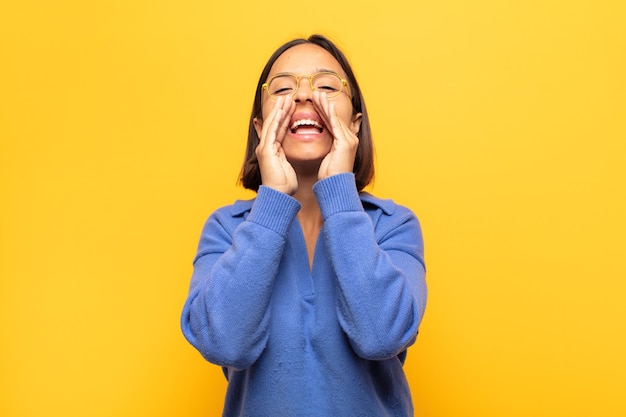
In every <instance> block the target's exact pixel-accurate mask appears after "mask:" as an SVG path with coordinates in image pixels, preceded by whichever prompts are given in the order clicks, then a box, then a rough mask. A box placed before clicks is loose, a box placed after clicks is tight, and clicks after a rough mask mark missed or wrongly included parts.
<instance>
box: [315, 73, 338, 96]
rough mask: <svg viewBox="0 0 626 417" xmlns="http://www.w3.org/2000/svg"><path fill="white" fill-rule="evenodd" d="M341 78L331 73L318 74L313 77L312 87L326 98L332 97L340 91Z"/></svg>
mask: <svg viewBox="0 0 626 417" xmlns="http://www.w3.org/2000/svg"><path fill="white" fill-rule="evenodd" d="M342 86H343V85H342V83H341V78H339V76H338V75H336V74H333V73H326V72H320V73H318V74H315V75H314V76H313V87H314V88H315V89H316V90H320V91H323V92H325V93H326V94H327V95H328V97H334V96H336V95H337V94H339V92H340V91H341V87H342Z"/></svg>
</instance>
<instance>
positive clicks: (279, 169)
mask: <svg viewBox="0 0 626 417" xmlns="http://www.w3.org/2000/svg"><path fill="white" fill-rule="evenodd" d="M295 108H296V103H295V101H293V99H292V98H291V96H280V97H278V98H277V99H276V103H275V104H274V108H273V109H272V111H271V112H270V114H269V115H268V116H267V117H266V118H265V120H264V121H263V122H262V123H263V124H262V126H261V134H260V138H259V139H260V141H259V145H258V146H257V148H256V151H255V152H256V157H257V160H258V161H259V169H260V171H261V182H262V184H263V185H265V186H267V187H271V188H273V189H275V190H278V191H281V192H283V193H286V194H289V195H293V194H294V193H295V192H296V190H297V189H298V179H297V177H296V172H295V171H294V169H293V167H292V166H291V164H290V163H289V161H287V157H286V156H285V151H284V150H283V147H282V142H283V140H284V139H285V135H286V134H287V129H288V128H289V122H290V120H291V115H292V114H293V112H294V111H295ZM257 131H258V130H257Z"/></svg>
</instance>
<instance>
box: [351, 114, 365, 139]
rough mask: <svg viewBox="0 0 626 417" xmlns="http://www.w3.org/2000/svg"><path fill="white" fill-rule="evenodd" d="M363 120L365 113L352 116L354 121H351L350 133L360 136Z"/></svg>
mask: <svg viewBox="0 0 626 417" xmlns="http://www.w3.org/2000/svg"><path fill="white" fill-rule="evenodd" d="M362 119H363V113H356V114H355V115H354V116H352V121H350V131H351V132H352V133H354V134H355V135H358V134H359V130H361V120H362Z"/></svg>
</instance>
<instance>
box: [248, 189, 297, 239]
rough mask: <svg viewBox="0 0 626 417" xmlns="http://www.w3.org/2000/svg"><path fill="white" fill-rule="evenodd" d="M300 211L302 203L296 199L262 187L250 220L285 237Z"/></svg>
mask: <svg viewBox="0 0 626 417" xmlns="http://www.w3.org/2000/svg"><path fill="white" fill-rule="evenodd" d="M299 210H300V203H299V202H298V200H296V199H295V198H293V197H291V196H289V195H287V194H285V193H281V192H280V191H276V190H274V189H273V188H270V187H266V186H264V185H261V186H260V187H259V191H258V192H257V196H256V199H255V200H254V203H253V204H252V208H251V209H250V214H249V215H248V220H249V221H252V222H254V223H257V224H260V225H261V226H265V227H267V228H268V229H271V230H274V231H275V232H276V233H278V234H280V235H281V236H285V235H286V234H287V231H288V230H289V228H290V227H291V223H293V219H295V218H296V214H298V211H299Z"/></svg>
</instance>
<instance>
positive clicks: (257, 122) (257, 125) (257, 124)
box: [252, 117, 263, 139]
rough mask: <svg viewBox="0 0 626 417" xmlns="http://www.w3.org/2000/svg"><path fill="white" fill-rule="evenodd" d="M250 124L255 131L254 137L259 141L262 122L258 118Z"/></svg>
mask: <svg viewBox="0 0 626 417" xmlns="http://www.w3.org/2000/svg"><path fill="white" fill-rule="evenodd" d="M252 123H253V124H254V130H256V135H257V136H258V137H259V139H261V132H262V131H263V120H260V119H259V118H258V117H255V118H254V119H252Z"/></svg>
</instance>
